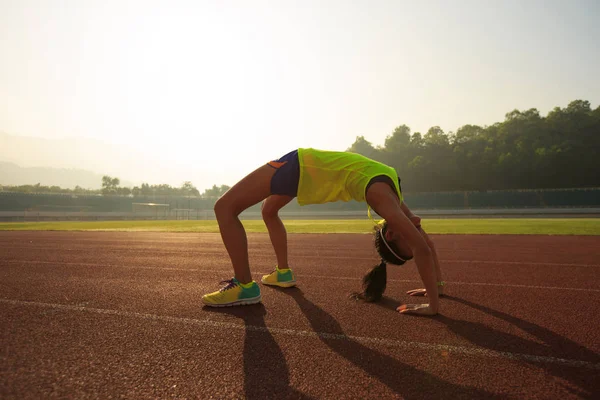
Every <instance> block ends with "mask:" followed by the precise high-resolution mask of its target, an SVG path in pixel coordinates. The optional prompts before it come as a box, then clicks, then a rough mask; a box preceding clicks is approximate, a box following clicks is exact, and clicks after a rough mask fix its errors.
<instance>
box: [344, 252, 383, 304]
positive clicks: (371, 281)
mask: <svg viewBox="0 0 600 400" xmlns="http://www.w3.org/2000/svg"><path fill="white" fill-rule="evenodd" d="M386 284H387V268H386V263H385V261H384V260H381V263H380V264H379V265H378V266H376V267H374V268H373V269H372V270H370V271H369V272H368V273H367V274H366V275H365V276H364V278H363V291H362V292H361V293H353V294H352V297H353V298H354V299H359V300H364V301H367V302H376V301H379V300H381V297H382V296H383V292H384V291H385V286H386Z"/></svg>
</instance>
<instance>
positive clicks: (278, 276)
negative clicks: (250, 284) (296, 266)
mask: <svg viewBox="0 0 600 400" xmlns="http://www.w3.org/2000/svg"><path fill="white" fill-rule="evenodd" d="M260 281H261V282H262V283H264V284H265V285H272V286H279V287H292V286H296V279H294V273H293V272H292V270H291V269H289V268H286V269H279V268H278V267H275V270H274V271H273V272H271V273H270V274H269V275H263V277H262V279H261V280H260Z"/></svg>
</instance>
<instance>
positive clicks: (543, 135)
mask: <svg viewBox="0 0 600 400" xmlns="http://www.w3.org/2000/svg"><path fill="white" fill-rule="evenodd" d="M347 150H348V151H352V152H356V153H360V154H363V155H365V156H367V157H370V158H373V159H375V160H378V161H381V162H383V163H385V164H388V165H390V166H392V167H394V168H395V169H396V170H397V171H398V174H399V176H400V178H401V179H402V183H403V189H404V190H405V191H408V192H430V191H434V192H442V191H470V190H475V191H483V190H503V189H557V188H582V187H600V173H599V171H600V168H599V167H600V106H598V107H597V108H596V109H592V108H591V106H590V102H589V101H586V100H575V101H572V102H571V103H569V104H568V106H567V107H564V108H560V107H555V108H554V109H553V110H552V111H550V112H549V113H548V115H546V116H545V117H544V116H541V115H540V113H539V111H538V110H537V109H535V108H532V109H529V110H526V111H520V110H513V111H511V112H509V113H507V114H506V115H505V119H504V121H502V122H497V123H495V124H493V125H490V126H478V125H464V126H462V127H460V128H459V129H457V130H456V132H448V133H446V132H444V131H443V130H442V129H441V128H440V127H439V126H434V127H431V128H430V129H429V130H428V131H427V132H426V133H425V134H422V133H421V132H415V133H412V132H411V129H410V128H409V127H408V126H407V125H400V126H398V127H397V128H396V129H395V130H394V131H393V132H392V133H391V134H390V135H388V136H387V137H386V139H385V142H384V144H383V145H381V146H374V145H373V144H372V143H371V142H369V141H368V140H367V139H365V137H364V136H359V137H357V138H356V140H355V142H354V143H353V144H352V145H351V146H350V147H349V148H348V149H347ZM119 185H120V180H119V178H115V177H110V176H104V177H102V189H99V190H90V189H83V188H81V187H75V188H74V189H63V188H60V187H57V186H42V185H40V184H39V183H38V184H37V185H22V186H4V187H2V186H0V190H4V191H16V192H25V193H41V192H46V193H74V194H104V195H124V196H131V195H133V196H152V195H173V196H194V197H202V198H218V197H219V196H221V195H222V194H223V193H225V192H226V191H227V190H228V189H229V186H227V185H221V186H217V185H213V187H212V188H209V189H206V190H205V191H204V192H203V193H200V192H199V191H198V189H197V188H196V187H195V186H194V185H192V183H191V182H184V183H183V184H182V185H181V187H172V186H170V185H166V184H159V185H150V184H148V183H142V185H141V186H135V187H133V188H129V187H121V186H119Z"/></svg>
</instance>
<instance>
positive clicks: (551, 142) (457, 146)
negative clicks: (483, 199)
mask: <svg viewBox="0 0 600 400" xmlns="http://www.w3.org/2000/svg"><path fill="white" fill-rule="evenodd" d="M348 151H352V152H356V153H360V154H363V155H365V156H367V157H370V158H373V159H375V160H378V161H381V162H383V163H385V164H388V165H390V166H393V167H394V168H395V169H396V170H397V171H398V173H399V176H400V177H401V179H402V182H403V189H404V190H408V191H410V192H428V191H435V192H438V191H467V190H502V189H555V188H581V187H599V186H600V173H599V172H600V168H599V166H600V106H599V107H597V108H596V109H594V110H592V108H591V106H590V102H589V101H585V100H575V101H572V102H571V103H569V105H568V106H567V107H565V108H560V107H555V108H554V109H553V110H552V111H550V112H549V113H548V115H546V116H545V117H543V116H541V115H540V113H539V111H538V110H537V109H535V108H532V109H529V110H526V111H519V110H514V111H511V112H509V113H507V114H506V116H505V119H504V121H502V122H498V123H495V124H493V125H490V126H483V127H482V126H477V125H464V126H462V127H460V128H459V129H458V130H457V131H456V132H449V133H445V132H444V131H443V130H442V129H441V128H440V127H439V126H434V127H432V128H430V129H429V130H428V131H427V132H426V133H425V134H424V135H423V134H422V133H421V132H415V133H412V134H411V130H410V128H409V127H408V126H406V125H401V126H398V127H397V128H396V129H395V130H394V132H392V134H390V135H389V136H387V138H386V139H385V143H384V144H383V146H373V144H371V143H370V142H369V141H367V140H366V139H365V137H364V136H359V137H357V138H356V141H355V142H354V143H353V144H352V146H350V148H348Z"/></svg>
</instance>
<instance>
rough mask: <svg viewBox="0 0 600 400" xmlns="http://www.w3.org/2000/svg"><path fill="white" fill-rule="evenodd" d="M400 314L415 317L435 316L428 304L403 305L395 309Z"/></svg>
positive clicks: (435, 312)
mask: <svg viewBox="0 0 600 400" xmlns="http://www.w3.org/2000/svg"><path fill="white" fill-rule="evenodd" d="M396 311H398V312H399V313H400V314H417V315H436V314H437V311H434V310H433V308H431V306H430V305H429V304H403V305H401V306H400V307H398V308H396Z"/></svg>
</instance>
